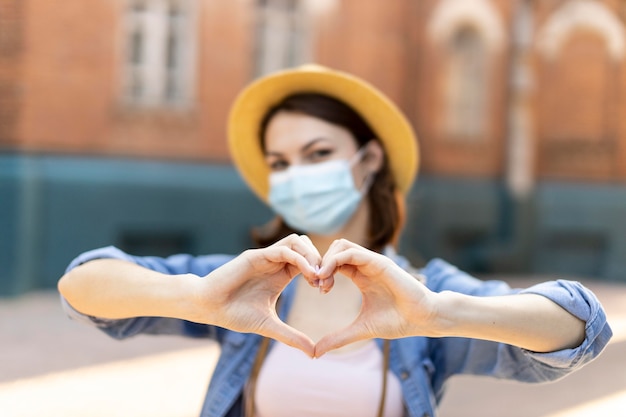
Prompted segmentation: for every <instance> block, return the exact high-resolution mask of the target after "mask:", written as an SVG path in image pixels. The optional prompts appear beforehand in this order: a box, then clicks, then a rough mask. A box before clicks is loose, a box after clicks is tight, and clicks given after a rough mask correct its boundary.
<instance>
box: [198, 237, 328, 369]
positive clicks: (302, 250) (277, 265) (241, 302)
mask: <svg viewBox="0 0 626 417" xmlns="http://www.w3.org/2000/svg"><path fill="white" fill-rule="evenodd" d="M321 259H322V258H321V256H320V254H319V252H318V251H317V249H316V248H315V246H313V244H312V243H311V241H310V240H309V238H308V237H306V236H298V235H290V236H287V237H286V238H284V239H282V240H280V241H278V242H276V243H275V244H273V245H271V246H268V247H266V248H262V249H250V250H247V251H245V252H243V253H242V254H241V255H239V256H238V257H236V258H235V259H233V260H232V261H230V262H228V263H226V264H224V265H222V266H221V267H220V268H218V269H216V270H215V271H213V272H211V273H210V274H209V275H208V276H206V277H205V278H204V279H201V280H200V283H199V284H200V289H199V291H198V292H197V294H196V298H195V303H194V304H195V308H194V310H195V313H194V315H195V314H197V315H198V316H197V317H193V320H194V321H197V322H201V323H210V324H213V325H217V326H220V327H224V328H227V329H230V330H234V331H237V332H242V333H257V334H260V335H263V336H266V337H270V338H272V339H276V340H278V341H280V342H282V343H285V344H287V345H289V346H293V347H295V348H298V349H300V350H302V351H303V352H305V353H306V354H307V355H309V356H311V357H312V356H313V354H314V346H315V344H314V343H313V341H312V340H311V339H310V338H309V337H308V336H307V335H305V334H304V333H302V332H300V331H298V330H296V329H294V328H292V327H290V326H288V325H287V324H286V323H284V322H283V321H282V320H280V318H279V317H278V314H277V313H276V302H277V300H278V296H279V295H280V294H281V292H282V291H283V290H284V289H285V287H286V286H287V284H288V283H289V282H290V281H291V280H292V279H293V278H294V277H295V276H297V275H298V274H300V273H301V274H302V276H303V277H304V278H305V279H306V280H307V281H308V282H309V284H310V285H312V286H314V287H316V286H318V285H319V283H318V282H317V278H316V267H318V266H319V265H320V264H321Z"/></svg>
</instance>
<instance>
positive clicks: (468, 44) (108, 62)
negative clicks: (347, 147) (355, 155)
mask: <svg viewBox="0 0 626 417" xmlns="http://www.w3.org/2000/svg"><path fill="white" fill-rule="evenodd" d="M625 19H626V2H625V1H622V0H603V1H600V0H593V1H592V0H540V1H530V0H466V1H456V0H419V1H417V0H393V1H386V2H384V4H383V3H381V2H380V1H374V0H257V1H253V0H234V1H223V0H171V1H166V0H92V1H88V2H86V1H83V0H64V1H63V2H48V1H44V0H0V265H2V268H0V294H1V295H16V294H21V293H24V292H25V291H28V290H30V289H37V288H49V287H53V286H54V285H55V283H56V281H57V279H58V277H59V276H60V275H61V274H62V273H63V270H64V268H65V266H66V265H67V264H68V262H69V261H70V260H71V259H72V258H73V257H74V256H75V255H77V254H78V253H80V252H82V251H85V250H88V249H91V248H95V247H99V246H104V245H116V246H118V247H121V248H122V249H124V250H127V251H130V252H132V253H135V254H145V253H150V254H158V255H167V254H170V253H175V252H190V253H197V254H200V253H212V252H228V253H233V252H239V251H240V250H242V248H246V247H249V246H250V245H251V242H250V239H249V233H248V232H249V229H250V227H251V226H254V225H258V224H261V223H263V222H265V221H266V220H268V219H269V218H270V213H269V211H268V210H267V209H266V208H265V207H264V206H263V205H262V204H261V203H260V201H258V200H257V199H256V198H255V197H254V196H253V195H252V194H251V193H250V192H249V191H248V190H247V189H246V187H245V186H244V184H243V182H242V181H241V179H240V178H239V177H238V175H237V174H236V172H235V171H234V170H233V168H232V166H231V165H230V161H229V156H228V152H227V147H226V132H225V127H226V119H227V116H228V110H229V107H230V105H231V103H232V102H233V100H234V98H235V96H236V94H237V93H238V91H240V90H241V89H242V88H243V87H244V86H245V85H246V84H247V83H249V82H250V81H251V80H252V79H254V78H255V77H257V76H259V75H262V74H265V73H267V72H270V71H273V70H276V69H280V68H283V67H289V66H294V65H298V64H301V63H308V62H316V63H320V64H324V65H328V66H331V67H334V68H338V69H341V70H346V71H349V72H352V73H355V74H357V75H359V76H361V77H363V78H365V79H367V80H369V81H370V82H371V83H373V84H374V85H376V86H377V87H379V88H380V89H381V90H383V91H384V92H385V93H387V94H388V95H389V96H390V97H391V98H392V99H393V100H394V101H395V102H396V103H398V105H399V106H400V107H401V108H402V109H403V110H404V111H405V112H406V114H407V115H408V117H409V119H410V120H411V122H412V123H413V125H414V126H415V129H416V131H417V133H418V135H419V140H420V146H421V166H420V174H419V179H418V181H417V182H416V184H415V187H414V189H413V190H412V193H411V195H410V196H409V224H408V227H407V231H406V233H405V234H404V237H403V240H402V251H403V253H405V254H406V255H407V256H409V257H410V258H411V259H412V260H413V261H414V262H415V263H416V264H420V263H422V262H423V261H424V260H427V259H430V258H431V257H433V256H439V257H443V258H445V259H447V260H449V261H451V262H453V263H455V264H457V265H459V266H460V267H461V268H464V269H466V270H468V271H470V272H474V273H515V274H519V273H540V274H543V273H555V274H568V275H576V276H584V277H595V278H599V279H604V280H621V281H625V280H626V278H625V277H624V274H623V273H622V271H624V269H625V268H626V222H625V221H624V220H623V219H624V214H625V212H626V187H625V182H626V164H624V162H626V145H624V144H625V143H626V118H625V117H624V115H626V65H625V59H626V36H625Z"/></svg>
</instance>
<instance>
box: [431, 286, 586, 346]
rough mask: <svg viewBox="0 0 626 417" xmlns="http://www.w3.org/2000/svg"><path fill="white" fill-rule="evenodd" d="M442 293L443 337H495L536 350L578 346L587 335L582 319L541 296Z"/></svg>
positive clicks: (486, 338)
mask: <svg viewBox="0 0 626 417" xmlns="http://www.w3.org/2000/svg"><path fill="white" fill-rule="evenodd" d="M439 295H440V298H441V300H440V302H441V309H440V311H439V319H440V320H441V321H440V324H441V333H442V336H459V337H471V338H475V339H484V340H492V341H497V342H502V343H507V344H511V345H515V346H519V347H522V348H524V349H528V350H531V351H534V352H551V351H556V350H561V349H567V348H575V347H577V346H579V345H580V344H581V343H582V341H583V340H584V338H585V323H584V322H583V321H582V320H579V319H578V318H576V317H575V316H573V315H571V314H570V313H569V312H567V311H566V310H565V309H563V308H562V307H560V306H559V305H558V304H556V303H554V302H553V301H551V300H550V299H548V298H546V297H543V296H540V295H536V294H518V295H507V296H497V297H473V296H467V295H463V294H458V293H453V292H443V293H440V294H439Z"/></svg>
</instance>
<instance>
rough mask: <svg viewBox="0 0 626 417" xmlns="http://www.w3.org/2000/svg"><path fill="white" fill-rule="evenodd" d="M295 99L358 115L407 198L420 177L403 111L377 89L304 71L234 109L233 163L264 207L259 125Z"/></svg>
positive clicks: (342, 76) (266, 86)
mask: <svg viewBox="0 0 626 417" xmlns="http://www.w3.org/2000/svg"><path fill="white" fill-rule="evenodd" d="M296 93H318V94H325V95H327V96H330V97H333V98H336V99H338V100H340V101H342V102H344V103H345V104H347V105H349V106H350V107H352V108H353V109H354V110H355V111H356V112H357V113H359V114H360V115H361V117H363V119H364V120H366V121H367V122H368V124H369V125H370V126H371V128H372V129H373V130H374V132H375V133H376V135H377V137H378V139H379V140H380V142H381V143H382V145H383V147H384V148H385V152H386V154H387V158H388V160H389V163H390V166H391V171H392V173H393V176H394V178H395V181H396V186H397V188H398V190H399V191H400V192H401V193H402V194H406V193H408V191H409V190H410V188H411V184H412V183H413V180H414V178H415V175H416V173H417V168H418V164H419V149H418V144H417V138H416V136H415V133H414V131H413V128H412V127H411V125H410V124H409V122H408V121H407V120H406V118H405V116H404V114H403V113H402V112H401V111H400V109H398V107H397V106H396V105H395V104H394V103H393V102H391V100H389V99H388V98H387V97H386V96H385V95H384V94H383V93H381V92H380V91H379V90H378V89H376V88H375V87H373V86H372V85H371V84H369V83H367V82H365V81H363V80H361V79H359V78H357V77H355V76H353V75H350V74H347V73H345V72H340V71H336V70H332V69H329V68H326V67H322V66H319V65H304V66H301V67H298V68H293V69H288V70H283V71H278V72H275V73H273V74H270V75H268V76H265V77H262V78H260V79H258V80H256V81H254V82H252V83H251V84H250V85H249V86H248V87H247V88H246V89H244V90H243V91H242V92H241V93H240V94H239V96H238V97H237V99H236V100H235V103H234V104H233V106H232V108H231V112H230V117H229V120H228V144H229V147H230V153H231V156H232V158H233V162H234V164H235V166H236V167H237V169H238V170H239V173H240V174H241V175H242V177H243V178H244V180H245V181H246V183H247V184H248V186H250V188H251V189H252V191H254V192H255V193H256V194H257V195H258V196H259V197H260V198H261V199H262V200H263V201H267V197H268V193H269V180H268V178H269V174H270V170H269V167H268V166H267V164H266V162H265V156H264V155H263V150H262V149H261V140H260V138H259V128H260V124H261V121H262V120H263V117H264V116H265V114H266V113H267V112H268V110H269V109H270V108H271V107H273V106H275V105H276V104H278V103H279V102H280V101H282V100H283V99H284V98H286V97H287V96H290V95H292V94H296Z"/></svg>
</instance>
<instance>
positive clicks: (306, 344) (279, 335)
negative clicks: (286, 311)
mask: <svg viewBox="0 0 626 417" xmlns="http://www.w3.org/2000/svg"><path fill="white" fill-rule="evenodd" d="M264 333H265V334H263V336H267V337H270V338H272V339H275V340H278V341H279V342H281V343H284V344H286V345H288V346H291V347H294V348H296V349H300V350H301V351H303V352H304V353H305V354H306V355H307V356H308V357H310V358H313V357H314V355H315V343H313V340H311V338H310V337H309V336H307V335H306V334H304V333H302V332H301V331H299V330H296V329H294V328H293V327H291V326H289V325H287V324H286V323H284V322H283V321H281V320H280V319H275V320H270V322H269V323H268V327H267V328H266V329H265V332H264Z"/></svg>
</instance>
